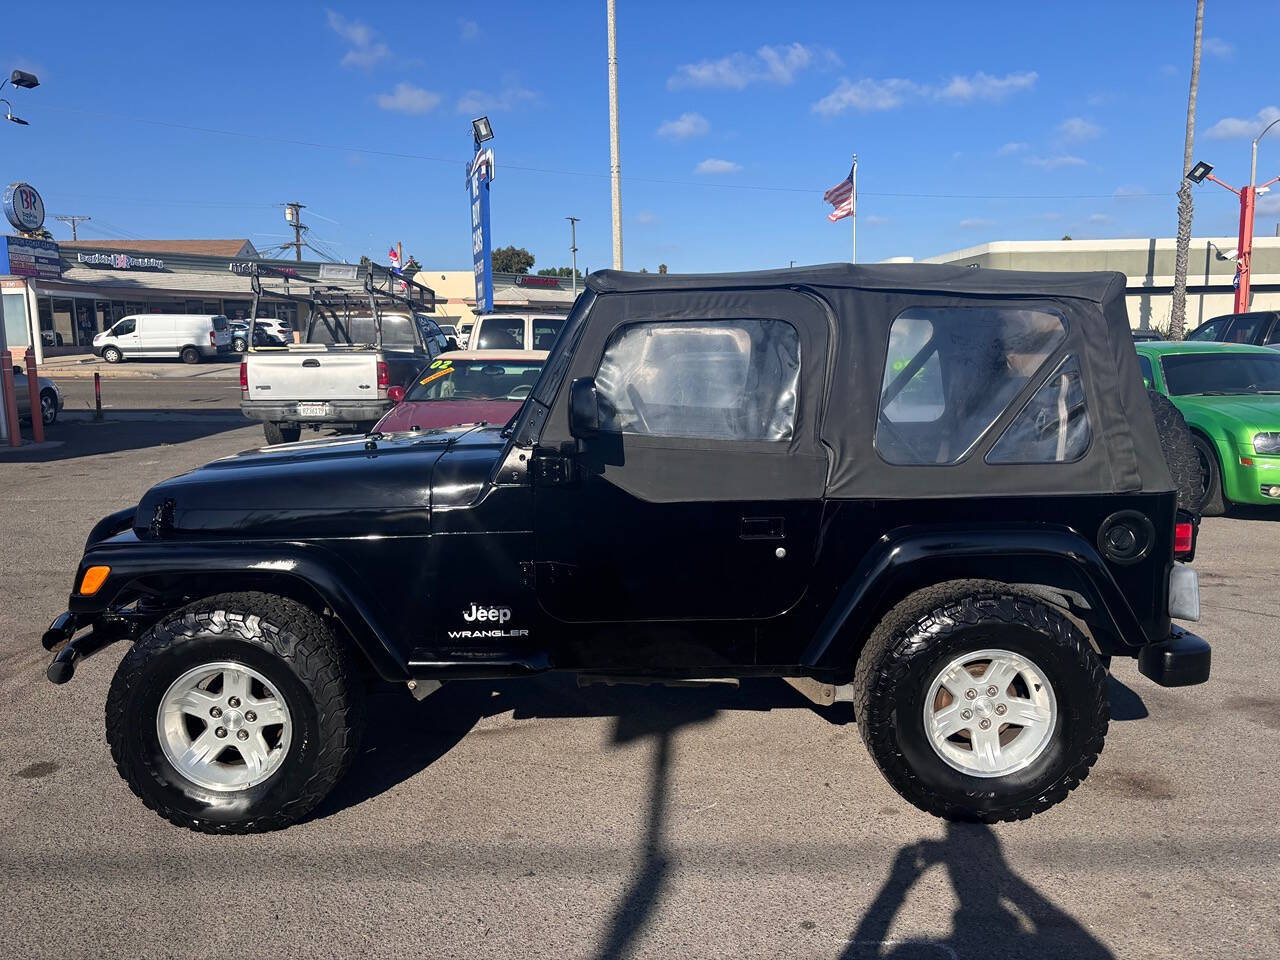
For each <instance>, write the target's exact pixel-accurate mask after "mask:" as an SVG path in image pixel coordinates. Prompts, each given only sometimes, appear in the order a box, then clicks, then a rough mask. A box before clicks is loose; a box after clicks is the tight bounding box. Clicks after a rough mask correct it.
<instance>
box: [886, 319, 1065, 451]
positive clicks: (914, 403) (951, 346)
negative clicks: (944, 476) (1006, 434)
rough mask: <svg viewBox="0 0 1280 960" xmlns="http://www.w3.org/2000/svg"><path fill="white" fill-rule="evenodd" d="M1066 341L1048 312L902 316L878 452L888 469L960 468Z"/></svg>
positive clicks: (893, 340)
mask: <svg viewBox="0 0 1280 960" xmlns="http://www.w3.org/2000/svg"><path fill="white" fill-rule="evenodd" d="M1066 335H1067V331H1066V324H1065V323H1064V321H1063V319H1062V317H1061V316H1060V315H1059V314H1057V313H1050V312H1049V311H1047V310H1035V309H1025V308H1020V307H1005V306H986V307H910V308H908V309H907V310H904V311H903V312H902V313H900V314H899V315H898V316H897V317H896V318H895V319H894V321H893V324H892V325H891V327H890V328H889V347H888V352H887V355H886V357H885V367H884V379H883V381H882V383H881V390H880V413H879V417H878V418H877V422H876V432H875V447H876V450H877V451H878V452H879V453H880V456H881V457H883V458H884V459H885V460H886V461H887V462H889V463H893V464H904V465H916V464H948V463H958V462H959V461H960V460H962V459H964V457H965V456H966V455H967V454H968V452H969V451H970V450H971V449H972V448H973V446H974V444H975V443H977V441H978V440H979V439H980V438H981V437H982V436H983V434H985V433H986V432H987V430H989V429H990V428H991V425H992V424H993V423H995V421H996V420H997V419H998V418H999V417H1000V415H1001V414H1002V413H1003V412H1004V411H1005V409H1006V408H1007V407H1008V406H1009V404H1010V403H1011V402H1012V401H1013V399H1014V398H1015V397H1016V396H1017V395H1018V394H1019V393H1020V392H1021V391H1022V389H1023V387H1025V386H1026V384H1027V382H1028V381H1029V380H1030V379H1031V378H1032V377H1033V376H1035V374H1036V371H1038V370H1039V369H1040V368H1041V367H1042V366H1043V365H1044V363H1045V361H1046V360H1048V359H1049V357H1050V356H1051V355H1052V354H1053V352H1054V351H1055V350H1057V348H1058V347H1059V346H1060V345H1061V344H1062V341H1063V340H1064V339H1065V338H1066Z"/></svg>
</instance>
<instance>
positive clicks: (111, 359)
mask: <svg viewBox="0 0 1280 960" xmlns="http://www.w3.org/2000/svg"><path fill="white" fill-rule="evenodd" d="M102 359H103V360H105V361H107V363H119V362H120V361H121V360H123V359H124V354H123V353H121V352H120V350H119V348H118V347H106V348H104V349H103V351H102Z"/></svg>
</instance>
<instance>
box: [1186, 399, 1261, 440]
mask: <svg viewBox="0 0 1280 960" xmlns="http://www.w3.org/2000/svg"><path fill="white" fill-rule="evenodd" d="M1175 399H1176V400H1177V403H1178V408H1179V409H1180V410H1181V411H1182V415H1183V416H1185V417H1186V418H1187V420H1188V421H1189V422H1190V423H1192V424H1194V425H1196V426H1200V427H1204V426H1207V423H1206V421H1213V422H1215V423H1217V424H1219V425H1221V426H1223V427H1225V428H1227V429H1235V428H1237V427H1243V428H1245V429H1247V430H1248V431H1249V432H1250V433H1256V432H1258V431H1269V430H1280V394H1257V393H1254V394H1240V395H1233V396H1227V397H1203V396H1182V397H1177V398H1175Z"/></svg>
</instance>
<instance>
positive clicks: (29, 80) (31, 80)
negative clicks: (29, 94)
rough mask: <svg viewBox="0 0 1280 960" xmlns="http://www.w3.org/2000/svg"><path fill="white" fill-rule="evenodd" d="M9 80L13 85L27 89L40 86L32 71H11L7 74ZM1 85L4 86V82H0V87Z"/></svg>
mask: <svg viewBox="0 0 1280 960" xmlns="http://www.w3.org/2000/svg"><path fill="white" fill-rule="evenodd" d="M9 82H10V83H11V84H13V85H14V86H15V87H23V88H24V89H27V90H30V89H32V88H33V87H38V86H40V81H39V80H37V79H36V75H35V74H34V73H27V71H25V70H15V71H13V73H11V74H9ZM2 86H4V84H3V83H0V87H2Z"/></svg>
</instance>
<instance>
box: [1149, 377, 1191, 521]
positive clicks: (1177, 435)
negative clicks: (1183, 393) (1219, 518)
mask: <svg viewBox="0 0 1280 960" xmlns="http://www.w3.org/2000/svg"><path fill="white" fill-rule="evenodd" d="M1147 399H1148V400H1150V401H1151V414H1152V416H1154V417H1155V420H1156V431H1157V432H1158V433H1159V434H1160V450H1161V452H1162V453H1163V454H1164V462H1165V463H1166V464H1168V466H1169V475H1170V476H1171V477H1173V488H1174V490H1176V491H1177V492H1178V509H1179V510H1189V511H1190V512H1191V513H1199V512H1200V507H1201V503H1200V501H1201V500H1202V499H1203V493H1204V485H1203V479H1202V477H1201V475H1200V473H1201V471H1200V458H1199V457H1198V456H1197V455H1196V447H1195V443H1194V442H1193V441H1192V439H1191V428H1190V427H1188V426H1187V420H1186V417H1184V416H1183V415H1182V411H1181V410H1179V409H1178V408H1177V407H1176V406H1174V404H1173V401H1172V400H1170V399H1169V398H1168V397H1166V396H1165V395H1164V394H1163V393H1160V392H1159V391H1158V390H1148V391H1147Z"/></svg>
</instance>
